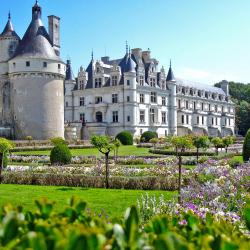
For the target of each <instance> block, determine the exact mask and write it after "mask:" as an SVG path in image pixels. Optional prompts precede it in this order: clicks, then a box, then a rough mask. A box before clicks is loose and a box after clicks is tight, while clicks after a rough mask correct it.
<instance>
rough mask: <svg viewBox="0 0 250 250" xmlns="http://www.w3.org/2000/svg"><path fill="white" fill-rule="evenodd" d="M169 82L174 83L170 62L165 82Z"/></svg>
mask: <svg viewBox="0 0 250 250" xmlns="http://www.w3.org/2000/svg"><path fill="white" fill-rule="evenodd" d="M170 81H175V77H174V73H173V70H172V67H171V62H170V66H169V70H168V75H167V82H170Z"/></svg>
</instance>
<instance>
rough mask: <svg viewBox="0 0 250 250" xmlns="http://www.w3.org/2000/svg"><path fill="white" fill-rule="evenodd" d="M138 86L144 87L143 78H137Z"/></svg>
mask: <svg viewBox="0 0 250 250" xmlns="http://www.w3.org/2000/svg"><path fill="white" fill-rule="evenodd" d="M139 84H140V86H143V85H144V76H140V77H139Z"/></svg>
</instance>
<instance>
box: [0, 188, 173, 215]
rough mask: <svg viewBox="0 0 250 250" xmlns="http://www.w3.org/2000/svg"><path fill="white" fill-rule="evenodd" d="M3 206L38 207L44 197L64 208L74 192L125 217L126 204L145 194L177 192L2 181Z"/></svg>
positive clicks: (98, 209) (92, 204) (93, 205)
mask: <svg viewBox="0 0 250 250" xmlns="http://www.w3.org/2000/svg"><path fill="white" fill-rule="evenodd" d="M0 187H1V189H0V206H2V205H4V204H6V203H12V204H13V205H21V206H23V207H24V209H25V210H26V211H27V210H32V211H34V210H35V205H34V201H35V200H37V199H40V198H43V197H46V198H48V199H49V200H51V201H55V202H56V204H55V210H56V211H62V210H61V209H62V207H63V206H65V205H66V204H67V201H68V200H69V199H70V197H72V196H76V197H78V198H79V199H81V200H84V201H86V202H87V204H88V207H89V208H90V209H91V211H95V212H97V213H99V212H101V211H102V210H103V209H104V211H105V212H106V213H107V214H108V216H109V217H122V216H123V215H124V212H125V210H126V208H127V207H129V206H131V205H133V204H135V205H136V202H137V199H138V198H140V197H141V195H142V194H146V192H147V193H148V194H149V195H155V196H156V197H159V196H160V195H161V194H163V195H164V197H165V198H166V199H169V198H171V197H172V196H173V195H174V194H175V192H170V191H143V190H122V189H110V190H106V189H94V188H89V189H88V188H80V187H59V186H29V185H12V184H1V186H0Z"/></svg>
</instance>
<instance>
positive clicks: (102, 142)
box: [91, 135, 115, 188]
mask: <svg viewBox="0 0 250 250" xmlns="http://www.w3.org/2000/svg"><path fill="white" fill-rule="evenodd" d="M91 144H92V145H93V146H94V147H95V148H97V149H98V151H99V152H101V153H102V154H104V155H105V168H106V171H105V173H106V178H105V182H106V188H109V153H110V152H111V151H113V150H114V147H115V146H114V143H113V142H112V141H111V139H110V138H109V137H107V136H104V135H94V136H92V137H91Z"/></svg>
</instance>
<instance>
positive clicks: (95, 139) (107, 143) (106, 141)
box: [91, 135, 114, 154]
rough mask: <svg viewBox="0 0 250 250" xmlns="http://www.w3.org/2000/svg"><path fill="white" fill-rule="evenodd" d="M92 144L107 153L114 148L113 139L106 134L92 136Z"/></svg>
mask: <svg viewBox="0 0 250 250" xmlns="http://www.w3.org/2000/svg"><path fill="white" fill-rule="evenodd" d="M91 144H92V145H93V146H94V147H95V148H97V149H98V151H99V152H101V153H102V154H106V153H109V152H111V151H113V150H114V144H113V143H112V140H111V139H110V138H109V137H108V136H105V135H94V136H92V137H91Z"/></svg>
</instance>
